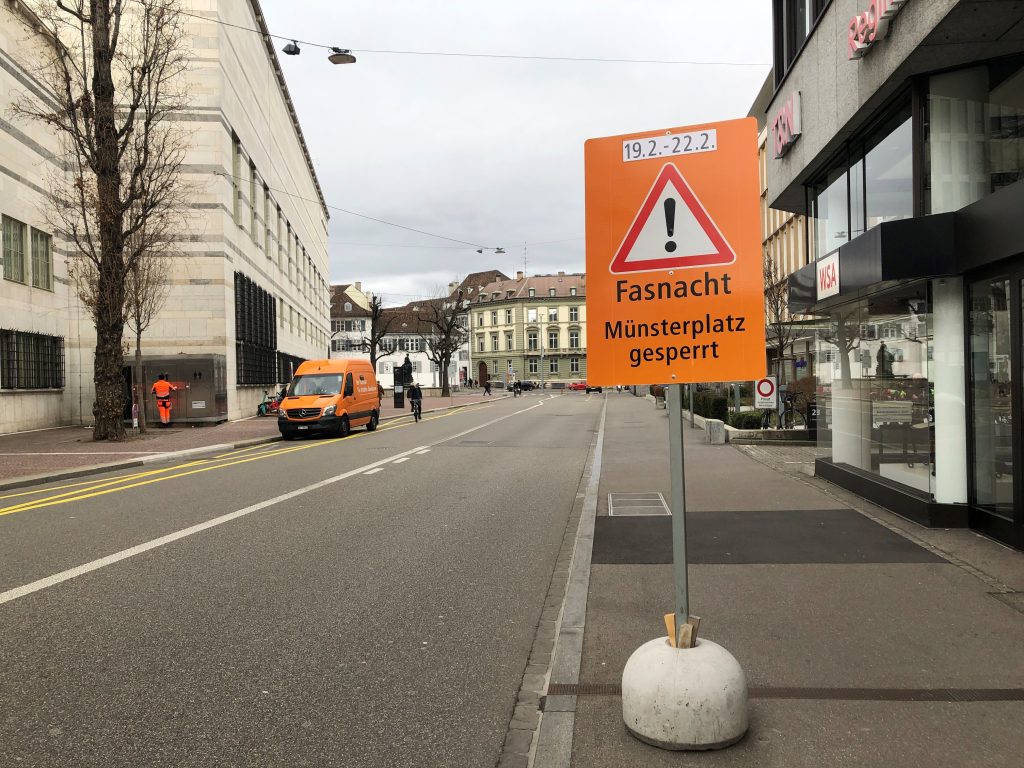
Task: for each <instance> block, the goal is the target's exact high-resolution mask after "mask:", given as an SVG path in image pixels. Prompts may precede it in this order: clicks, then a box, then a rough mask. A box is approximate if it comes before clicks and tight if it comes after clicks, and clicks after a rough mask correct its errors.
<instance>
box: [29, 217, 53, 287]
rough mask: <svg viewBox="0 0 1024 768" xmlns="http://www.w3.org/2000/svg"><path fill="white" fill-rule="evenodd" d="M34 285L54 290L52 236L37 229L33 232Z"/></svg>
mask: <svg viewBox="0 0 1024 768" xmlns="http://www.w3.org/2000/svg"><path fill="white" fill-rule="evenodd" d="M32 285H33V286H34V287H36V288H42V289H44V290H47V291H52V290H53V251H52V249H51V242H50V236H49V235H48V234H46V233H45V232H39V231H38V230H35V229H33V230H32Z"/></svg>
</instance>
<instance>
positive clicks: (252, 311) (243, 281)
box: [235, 272, 291, 385]
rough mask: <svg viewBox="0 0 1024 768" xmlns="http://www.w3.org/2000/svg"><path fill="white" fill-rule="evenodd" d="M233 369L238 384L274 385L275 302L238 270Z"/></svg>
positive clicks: (275, 346)
mask: <svg viewBox="0 0 1024 768" xmlns="http://www.w3.org/2000/svg"><path fill="white" fill-rule="evenodd" d="M235 355H236V360H235V372H236V375H237V379H238V383H239V384H240V385H259V384H264V385H265V384H276V383H277V382H279V381H288V380H290V378H291V377H290V376H289V377H288V378H285V379H282V378H279V376H278V374H279V365H278V360H277V357H276V355H277V303H276V302H275V301H274V297H273V296H271V295H270V294H269V293H268V292H267V291H265V290H263V289H262V288H260V287H259V286H258V285H257V284H256V283H254V282H253V281H252V280H250V279H249V278H248V277H246V276H245V275H244V274H242V273H241V272H235Z"/></svg>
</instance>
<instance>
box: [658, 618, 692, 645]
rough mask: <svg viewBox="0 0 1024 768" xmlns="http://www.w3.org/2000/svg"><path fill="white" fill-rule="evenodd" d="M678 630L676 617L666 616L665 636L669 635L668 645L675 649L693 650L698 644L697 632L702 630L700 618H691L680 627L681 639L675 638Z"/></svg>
mask: <svg viewBox="0 0 1024 768" xmlns="http://www.w3.org/2000/svg"><path fill="white" fill-rule="evenodd" d="M675 628H676V615H675V614H674V613H666V614H665V634H666V635H668V644H669V645H671V646H672V647H673V648H693V646H694V645H696V644H697V631H698V630H699V629H700V616H689V617H687V619H686V621H685V622H684V623H683V624H680V625H679V637H674V634H675Z"/></svg>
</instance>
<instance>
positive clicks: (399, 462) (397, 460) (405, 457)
mask: <svg viewBox="0 0 1024 768" xmlns="http://www.w3.org/2000/svg"><path fill="white" fill-rule="evenodd" d="M408 460H409V457H408V456H403V457H402V458H400V459H395V460H394V462H392V463H394V464H401V463H402V462H403V461H408Z"/></svg>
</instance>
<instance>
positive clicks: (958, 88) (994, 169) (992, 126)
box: [923, 57, 1024, 213]
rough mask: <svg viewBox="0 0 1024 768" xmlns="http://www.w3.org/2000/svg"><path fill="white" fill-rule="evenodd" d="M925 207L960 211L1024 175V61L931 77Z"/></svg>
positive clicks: (926, 120)
mask: <svg viewBox="0 0 1024 768" xmlns="http://www.w3.org/2000/svg"><path fill="white" fill-rule="evenodd" d="M924 126H925V137H926V138H925V149H924V158H923V159H924V162H923V166H924V210H925V212H926V213H945V212H947V211H956V210H959V209H960V208H963V207H964V206H965V205H969V204H971V203H973V202H975V201H977V200H980V199H982V198H983V197H985V196H987V195H990V194H992V193H993V192H995V191H997V190H999V189H1001V188H1002V187H1005V186H1007V185H1009V184H1013V183H1014V182H1015V181H1018V180H1020V179H1022V178H1024V60H1022V59H1021V58H1020V57H1016V58H1014V59H1004V60H1001V61H998V62H992V63H989V64H985V65H982V66H978V67H971V68H968V69H961V70H957V71H955V72H946V73H943V74H941V75H934V76H932V77H930V78H929V79H928V99H927V102H926V110H925V115H924Z"/></svg>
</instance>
